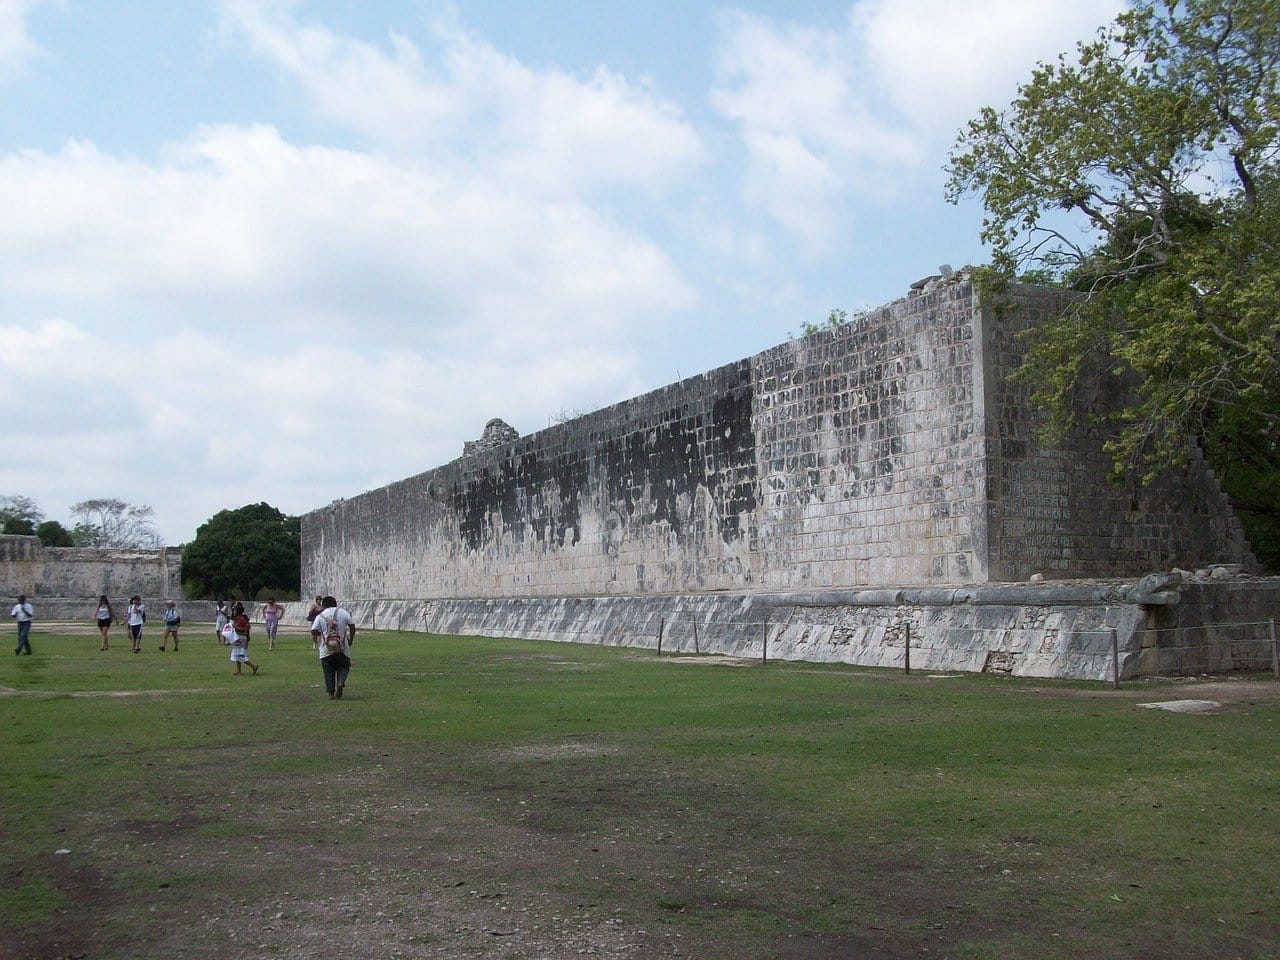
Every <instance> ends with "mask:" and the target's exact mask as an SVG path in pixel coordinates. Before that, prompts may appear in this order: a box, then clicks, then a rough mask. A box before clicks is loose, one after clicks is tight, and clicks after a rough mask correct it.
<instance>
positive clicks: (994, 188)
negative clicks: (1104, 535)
mask: <svg viewBox="0 0 1280 960" xmlns="http://www.w3.org/2000/svg"><path fill="white" fill-rule="evenodd" d="M1278 161H1280V3H1277V0H1137V2H1135V3H1134V4H1133V5H1132V7H1131V8H1130V9H1129V10H1128V11H1126V12H1125V13H1123V14H1122V15H1121V16H1119V17H1118V18H1117V19H1116V20H1115V22H1114V23H1113V24H1111V25H1110V26H1109V27H1107V28H1105V29H1103V30H1101V31H1099V35H1098V37H1097V39H1096V40H1094V41H1092V42H1090V43H1084V44H1081V45H1079V47H1078V48H1077V51H1076V56H1075V57H1074V58H1072V59H1068V58H1066V57H1060V58H1059V59H1058V60H1057V61H1056V62H1055V63H1051V64H1041V65H1040V66H1038V67H1037V68H1036V69H1035V70H1034V71H1033V73H1032V75H1031V78H1030V80H1029V81H1028V82H1027V83H1026V84H1024V85H1023V86H1021V87H1020V88H1019V91H1018V96H1017V97H1016V99H1015V100H1014V101H1013V102H1012V104H1010V106H1009V107H1008V108H1006V109H1004V110H996V109H994V108H991V107H987V108H984V109H983V110H982V111H981V112H980V113H979V114H978V116H977V117H976V118H975V119H973V120H972V121H970V123H969V124H968V126H967V128H966V129H965V130H964V131H963V132H962V133H961V134H960V136H959V138H958V139H957V142H956V144H955V146H954V148H953V150H952V153H951V156H950V164H949V168H948V172H949V174H950V180H949V183H948V198H949V199H951V200H952V201H955V200H958V199H959V198H960V197H961V196H963V195H966V194H971V193H972V194H977V195H979V196H980V197H981V199H982V202H983V204H984V206H985V208H986V211H987V212H986V216H985V218H984V220H983V231H982V236H983V239H984V240H985V241H986V242H988V243H990V244H991V246H992V249H993V264H992V268H991V270H990V272H989V273H988V274H987V276H986V280H987V282H988V283H989V284H990V286H991V287H992V288H993V289H996V290H998V289H999V287H1000V285H1001V284H1002V283H1004V282H1006V281H1008V280H1009V279H1012V278H1016V277H1018V276H1020V275H1024V274H1026V273H1027V272H1028V271H1031V272H1033V273H1034V275H1035V276H1036V277H1037V278H1041V279H1044V278H1047V279H1049V280H1051V281H1054V282H1058V283H1061V284H1063V285H1064V286H1067V287H1069V288H1071V289H1072V290H1074V291H1076V294H1077V296H1076V297H1075V298H1074V299H1073V300H1072V306H1071V307H1070V308H1068V310H1067V312H1066V315H1065V316H1063V317H1062V318H1061V319H1060V320H1059V321H1058V322H1056V323H1055V324H1053V325H1051V326H1047V327H1045V328H1043V329H1039V330H1037V331H1035V335H1034V338H1032V339H1030V340H1029V341H1028V344H1029V349H1028V359H1027V362H1026V364H1025V366H1024V368H1023V369H1022V371H1021V373H1020V375H1021V376H1022V377H1024V378H1025V379H1026V382H1028V383H1029V384H1031V385H1032V386H1033V390H1034V398H1035V399H1036V400H1037V401H1038V402H1039V403H1040V404H1042V405H1043V407H1044V408H1045V409H1047V410H1048V411H1049V413H1050V416H1049V418H1048V420H1047V423H1048V426H1049V429H1050V430H1051V431H1054V430H1060V429H1062V428H1063V427H1065V426H1066V425H1067V424H1069V423H1070V421H1071V419H1072V416H1073V412H1074V411H1075V410H1076V409H1077V405H1076V404H1075V403H1074V396H1075V393H1076V390H1077V389H1078V387H1079V384H1080V381H1081V376H1082V374H1083V373H1084V372H1085V371H1086V369H1088V368H1089V367H1090V366H1091V365H1096V364H1097V363H1098V362H1099V361H1100V360H1102V359H1103V358H1105V360H1103V362H1104V363H1105V364H1106V369H1107V370H1108V373H1109V375H1110V376H1113V377H1115V378H1117V379H1119V380H1121V381H1122V382H1123V383H1125V384H1130V385H1134V388H1133V389H1132V391H1131V393H1132V395H1133V401H1132V403H1130V404H1129V405H1128V406H1127V407H1125V408H1124V409H1121V410H1117V411H1116V412H1115V413H1114V415H1113V416H1112V417H1111V418H1110V424H1111V427H1112V431H1111V435H1110V436H1111V439H1110V441H1109V443H1108V449H1109V451H1110V452H1111V453H1112V455H1113V456H1114V458H1115V463H1116V469H1117V472H1118V473H1137V474H1138V475H1141V476H1143V477H1145V478H1150V477H1152V476H1153V475H1154V474H1155V473H1156V472H1157V471H1159V470H1160V469H1162V468H1165V467H1168V466H1171V465H1177V464H1180V463H1182V462H1183V461H1185V459H1186V457H1187V455H1188V454H1189V446H1188V443H1187V438H1188V437H1196V438H1198V439H1199V441H1200V443H1201V444H1202V446H1203V447H1204V450H1205V452H1206V454H1207V456H1208V458H1209V460H1210V462H1211V463H1212V464H1213V465H1214V466H1215V467H1217V468H1218V470H1219V472H1220V474H1221V475H1222V476H1223V480H1224V486H1225V487H1226V489H1227V492H1228V493H1229V494H1230V495H1231V496H1232V498H1233V499H1234V501H1235V502H1236V505H1237V507H1238V508H1240V509H1241V510H1242V511H1243V512H1244V514H1245V519H1246V521H1247V525H1248V521H1250V519H1252V520H1253V521H1255V525H1254V527H1253V529H1251V530H1250V533H1251V537H1252V539H1253V541H1254V545H1255V548H1260V547H1261V548H1264V549H1262V550H1260V553H1263V552H1265V546H1266V545H1265V544H1264V543H1262V542H1260V541H1264V540H1265V541H1268V542H1273V541H1274V540H1275V537H1274V536H1273V535H1272V534H1271V533H1270V532H1266V533H1264V532H1263V529H1262V528H1260V527H1258V526H1257V525H1256V524H1257V523H1263V524H1265V525H1266V526H1267V527H1268V531H1269V528H1270V526H1271V525H1273V524H1274V523H1275V522H1276V520H1277V519H1280V162H1278ZM1270 562H1271V565H1273V566H1274V565H1275V564H1276V563H1277V562H1280V554H1277V555H1276V556H1273V557H1271V558H1270Z"/></svg>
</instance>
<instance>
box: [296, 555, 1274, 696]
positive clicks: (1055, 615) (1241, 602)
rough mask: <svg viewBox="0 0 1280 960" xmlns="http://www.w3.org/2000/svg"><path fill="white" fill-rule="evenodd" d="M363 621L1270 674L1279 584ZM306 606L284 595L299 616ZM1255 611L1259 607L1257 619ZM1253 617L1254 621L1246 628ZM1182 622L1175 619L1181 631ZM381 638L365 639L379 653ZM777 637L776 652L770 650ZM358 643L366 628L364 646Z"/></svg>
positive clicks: (672, 646) (867, 655) (640, 603)
mask: <svg viewBox="0 0 1280 960" xmlns="http://www.w3.org/2000/svg"><path fill="white" fill-rule="evenodd" d="M343 605H344V606H345V607H347V608H348V609H350V610H351V612H352V614H353V615H354V616H355V618H356V622H357V624H358V625H359V626H360V627H361V628H362V629H369V628H373V629H375V630H387V629H390V630H410V631H419V632H422V633H431V634H444V635H455V636H490V637H522V638H527V639H533V640H557V641H565V642H573V643H593V644H601V645H605V646H622V647H637V648H641V649H646V650H649V651H656V650H657V647H658V638H659V635H660V634H661V636H662V649H663V651H665V652H668V653H682V654H691V653H703V654H726V655H729V656H735V657H744V658H750V659H761V658H762V657H764V656H765V654H766V653H767V656H768V658H769V659H776V660H806V661H813V662H823V663H846V664H851V665H858V666H871V667H888V668H893V669H902V668H903V667H904V665H905V662H906V659H907V650H908V646H909V647H910V661H911V666H912V669H913V670H922V671H923V670H929V671H936V670H957V671H967V672H976V673H999V674H1007V675H1010V676H1023V677H1054V678H1059V679H1075V680H1098V681H1110V680H1111V679H1112V676H1113V670H1114V669H1115V665H1116V657H1115V656H1114V655H1113V647H1112V635H1113V631H1114V636H1115V648H1114V649H1115V653H1116V654H1118V659H1119V663H1118V668H1119V669H1118V672H1119V676H1120V678H1121V679H1122V680H1130V679H1134V678H1136V677H1140V676H1151V675H1170V674H1173V675H1177V674H1183V673H1197V672H1202V671H1207V670H1214V671H1222V670H1233V669H1235V670H1240V669H1247V670H1267V669H1270V665H1271V648H1270V644H1269V620H1270V619H1271V618H1280V580H1241V579H1232V580H1227V581H1213V582H1191V583H1182V582H1181V580H1180V578H1178V577H1176V576H1170V575H1155V576H1148V577H1145V578H1143V579H1141V580H1139V581H1136V582H1124V581H1089V582H1073V583H1052V584H1040V585H1036V584H1012V585H1008V584H1006V585H978V586H970V587H960V588H956V587H923V588H915V589H878V590H806V591H803V592H800V593H789V594H768V593H722V594H700V595H685V596H630V597H525V598H493V599H441V600H377V601H374V600H355V601H344V603H343ZM306 606H307V605H306V604H305V603H293V604H288V605H287V607H288V610H287V613H286V622H288V623H292V624H301V623H302V622H303V612H304V611H305V609H306ZM1246 614H1247V615H1246ZM1241 621H1247V622H1246V623H1242V622H1241ZM1173 626H1177V627H1178V629H1170V627H1173ZM376 643H377V639H376V634H374V635H373V636H366V637H365V639H364V641H363V644H364V648H365V649H370V648H374V646H375V645H376ZM766 645H767V647H766ZM360 648H361V641H360V640H359V638H357V644H356V650H357V654H356V655H357V657H359V652H358V651H359V650H360Z"/></svg>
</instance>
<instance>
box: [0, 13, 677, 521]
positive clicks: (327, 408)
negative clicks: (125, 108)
mask: <svg viewBox="0 0 1280 960" xmlns="http://www.w3.org/2000/svg"><path fill="white" fill-rule="evenodd" d="M227 9H228V11H229V13H228V16H229V17H231V18H232V19H233V21H234V22H235V23H236V24H238V25H239V28H240V29H243V30H245V31H249V32H250V35H251V36H252V38H253V41H254V43H255V44H257V45H258V47H259V49H261V50H263V51H264V52H265V53H268V54H269V55H270V56H272V58H273V59H274V60H275V61H276V62H277V63H279V64H280V65H281V67H282V69H285V70H286V71H287V72H288V73H289V75H290V76H292V77H294V78H296V79H298V80H301V81H302V85H303V87H304V89H306V90H307V91H308V92H309V93H310V94H311V95H312V96H313V98H314V99H315V102H316V104H317V108H318V109H320V110H322V111H323V112H325V113H326V115H330V116H331V117H332V118H333V119H336V120H342V121H343V122H344V123H346V124H347V125H348V126H349V127H350V129H352V130H354V131H355V132H356V133H357V134H359V135H360V137H363V138H366V139H367V140H368V141H369V144H368V145H359V146H347V147H343V148H338V147H332V146H319V145H299V144H295V143H291V142H289V141H287V140H286V139H285V138H284V137H282V136H281V134H280V132H279V131H278V130H277V129H276V128H275V127H273V126H270V125H266V124H258V125H250V126H233V125H212V126H204V127H200V128H198V129H197V130H195V131H194V132H193V133H192V134H191V135H190V136H189V137H187V138H185V139H183V140H181V141H180V142H176V143H173V144H170V145H169V146H168V147H167V148H165V149H164V150H162V151H161V152H160V153H159V155H158V156H156V157H154V158H138V157H133V156H126V155H120V154H116V153H112V152H108V151H104V150H102V149H100V148H99V147H97V146H96V145H95V144H93V143H90V142H83V141H80V142H69V143H67V144H66V145H65V146H63V147H62V148H61V149H59V150H56V151H36V150H25V151H19V152H13V153H9V154H6V155H0V207H2V208H3V209H4V210H5V211H6V214H5V217H4V218H0V316H3V317H5V318H6V321H7V322H8V323H9V324H10V326H8V327H6V328H4V329H0V336H4V337H6V338H7V339H9V340H10V341H11V342H12V343H13V344H17V345H19V346H18V347H16V348H13V349H10V350H7V351H5V352H3V353H0V381H2V383H0V402H2V403H3V406H4V409H5V410H6V417H5V418H3V422H0V445H3V447H4V448H5V449H10V450H13V449H17V450H21V451H23V453H24V456H23V457H22V458H19V459H20V462H13V461H11V462H10V463H8V464H7V465H6V467H5V468H3V470H0V489H12V490H14V491H18V492H23V491H31V493H32V494H35V493H39V495H40V496H39V498H38V499H40V502H41V504H42V506H43V507H44V508H45V510H46V512H47V513H49V514H50V515H51V516H54V517H55V518H56V517H57V516H58V514H59V511H65V509H66V508H67V507H68V506H69V505H70V503H72V502H74V501H76V500H80V499H84V498H86V497H92V496H120V497H122V498H124V499H127V500H130V501H132V502H136V503H148V504H150V505H151V506H153V507H155V509H156V511H157V516H158V519H159V525H160V528H161V531H162V533H164V534H165V536H166V537H167V539H169V540H170V541H173V540H178V539H184V538H189V537H190V536H191V535H192V534H193V532H194V529H195V526H196V525H197V524H198V523H200V522H202V521H203V520H204V519H206V518H207V517H208V516H210V515H211V514H212V513H214V512H216V511H217V510H219V509H222V508H225V507H228V506H238V505H240V504H242V503H248V502H256V501H258V500H264V499H265V500H267V501H268V502H271V503H273V504H275V505H277V506H279V507H281V508H282V509H284V510H286V511H289V512H300V511H303V510H306V509H311V508H314V507H316V506H318V505H320V504H323V503H325V502H328V500H330V499H332V498H333V497H336V496H340V495H343V496H345V495H350V494H351V493H352V492H354V491H358V490H360V489H363V488H367V487H372V486H376V485H380V484H383V483H387V482H390V481H392V480H395V479H398V478H401V477H404V476H407V475H410V474H413V473H417V472H419V471H421V470H423V469H425V468H427V467H429V466H433V465H436V464H440V463H444V462H447V461H448V460H451V459H453V458H454V457H456V456H457V455H458V454H459V453H460V448H461V443H462V441H463V440H466V439H473V438H475V437H477V436H479V433H480V431H481V429H482V427H483V424H484V423H485V421H487V420H488V419H489V418H491V417H494V416H501V417H503V418H505V419H507V420H508V421H509V422H511V423H512V424H513V425H514V426H515V427H516V428H517V429H519V430H520V431H521V432H524V433H528V432H532V431H533V430H536V429H539V428H540V427H543V426H546V417H547V415H548V413H549V412H551V411H556V410H562V409H565V408H580V409H594V408H596V407H598V406H600V405H602V404H604V403H608V402H613V401H615V400H618V399H621V398H623V397H625V396H628V395H631V394H634V393H635V392H637V391H638V390H639V389H640V387H641V380H640V377H639V375H638V373H637V369H638V366H639V362H640V355H639V351H637V349H636V348H635V344H636V343H637V342H638V341H639V340H641V339H642V338H644V337H645V336H648V335H649V334H650V333H651V332H652V331H655V330H660V329H661V328H662V327H663V325H664V324H666V323H668V322H669V321H670V319H671V318H672V316H673V315H674V314H675V313H677V312H678V311H681V310H686V309H688V308H689V307H691V306H692V305H693V304H694V302H695V301H696V298H697V291H696V290H695V289H694V288H693V286H692V285H691V284H690V282H689V281H688V280H687V279H686V278H685V277H684V275H683V274H682V273H681V271H680V270H679V269H677V267H676V266H675V265H674V264H673V263H672V261H671V259H670V258H669V257H668V255H667V254H666V253H665V252H664V251H663V250H662V249H661V248H660V247H659V246H657V245H656V244H655V243H654V242H652V241H651V240H649V239H648V238H646V237H645V236H643V235H641V234H640V233H638V232H636V231H635V230H634V229H632V228H630V227H628V226H625V225H623V223H622V222H620V220H619V219H618V218H616V217H615V216H613V215H611V214H610V213H609V212H608V210H607V209H606V208H605V207H604V206H603V205H602V203H601V202H600V200H599V199H598V198H597V197H596V196H595V195H594V191H596V190H597V189H598V188H601V187H602V186H604V185H608V184H612V185H619V184H621V185H623V186H624V187H625V188H627V189H633V188H634V189H640V190H643V191H660V190H663V189H666V188H667V186H668V185H669V184H675V183H676V182H677V181H678V180H679V178H680V176H681V175H682V173H683V172H685V171H687V170H688V169H689V168H690V166H691V165H696V164H697V163H698V162H699V161H700V158H701V152H702V146H701V143H700V141H699V140H698V138H697V136H696V134H694V133H693V131H692V128H691V127H689V126H688V124H686V123H685V122H684V121H683V120H682V119H681V118H680V117H679V116H678V111H676V110H675V109H674V108H672V107H671V106H670V105H668V104H664V103H661V102H659V101H657V100H656V99H654V98H652V97H651V96H650V95H649V94H648V93H647V92H646V91H645V90H643V89H641V88H637V87H634V86H632V85H629V84H628V83H626V82H625V81H624V80H623V79H621V78H620V77H618V76H615V75H613V74H611V73H608V72H607V71H599V72H597V73H596V74H594V75H593V76H592V77H590V78H588V79H587V80H583V81H579V80H575V79H573V78H572V77H569V76H568V75H567V74H563V73H561V72H558V71H548V72H544V73H538V72H535V71H531V70H529V69H527V68H525V67H523V66H522V65H520V64H518V63H515V62H514V61H511V60H510V59H509V58H504V57H501V56H499V55H497V54H496V53H494V52H493V51H492V50H489V49H488V48H486V47H484V46H483V45H479V44H475V43H474V42H471V41H467V40H465V39H462V38H457V37H454V38H453V39H452V40H450V41H449V43H448V44H446V47H447V55H448V65H447V69H445V75H444V79H442V80H441V79H434V80H433V79H430V78H428V77H427V76H426V72H427V70H426V67H425V66H423V60H422V58H421V56H420V55H419V53H418V52H417V51H416V50H414V49H413V48H412V47H411V46H409V45H408V44H407V42H405V41H403V40H396V41H394V42H393V49H392V51H391V53H389V54H388V53H383V52H381V51H378V50H374V49H372V48H369V47H367V46H363V45H361V44H358V43H355V42H353V41H349V40H346V39H343V38H339V37H335V36H332V35H329V34H328V33H326V32H324V31H317V30H308V29H302V28H295V27H292V26H291V25H290V24H288V23H287V22H285V23H284V26H281V23H282V21H279V19H278V18H277V19H267V20H262V21H261V22H259V21H257V20H254V19H253V17H252V15H256V14H258V13H261V10H262V9H263V8H261V7H260V6H258V5H253V4H237V5H228V7H227ZM263 16H265V15H263ZM236 18H238V19H236ZM263 24H266V26H263ZM326 77H332V78H336V79H335V80H334V82H333V83H329V82H328V81H327V80H325V79H324V78H326ZM313 84H314V86H313ZM384 91H385V92H386V93H387V97H386V98H385V99H386V101H387V103H388V104H389V105H388V106H386V107H385V109H384V110H383V112H382V113H381V114H379V113H378V112H377V110H376V109H374V107H375V104H376V102H377V101H379V99H380V97H381V93H382V92H384ZM344 97H350V99H349V100H344V99H343V98H344ZM368 111H372V113H370V112H368ZM419 114H422V115H427V116H430V117H434V118H435V119H436V120H438V121H439V123H438V125H436V126H431V125H427V126H425V127H424V126H423V125H421V124H419V123H418V122H417V120H418V119H419ZM449 124H454V125H455V129H452V130H451V129H449ZM463 128H465V130H463ZM398 129H401V130H410V131H413V132H412V134H411V135H410V136H406V137H397V136H396V131H397V130H398ZM460 131H462V132H460ZM632 140H634V141H635V142H634V143H632V142H631V141H632ZM526 161H527V162H526ZM627 189H624V191H623V192H624V193H625V192H627ZM50 317H55V318H57V319H41V318H50ZM334 442H336V443H337V444H338V447H339V449H340V451H341V455H340V456H339V457H338V458H337V459H336V462H335V461H333V460H330V459H328V458H326V456H325V454H324V451H325V450H326V449H328V448H329V447H330V446H331V445H332V444H333V443H334ZM140 464H141V465H143V466H142V468H141V469H140ZM89 468H91V469H89ZM37 477H38V478H39V479H38V481H37V479H36V478H37Z"/></svg>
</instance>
